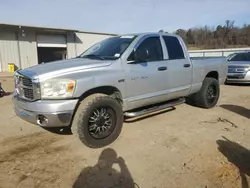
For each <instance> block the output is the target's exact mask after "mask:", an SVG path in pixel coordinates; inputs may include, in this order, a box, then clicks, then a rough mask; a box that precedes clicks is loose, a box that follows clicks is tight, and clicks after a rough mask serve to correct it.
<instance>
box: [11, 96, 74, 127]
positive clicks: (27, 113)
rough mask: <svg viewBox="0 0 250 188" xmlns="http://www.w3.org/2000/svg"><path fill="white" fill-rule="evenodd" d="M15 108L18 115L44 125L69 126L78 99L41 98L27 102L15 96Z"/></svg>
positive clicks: (28, 120)
mask: <svg viewBox="0 0 250 188" xmlns="http://www.w3.org/2000/svg"><path fill="white" fill-rule="evenodd" d="M13 103H14V110H15V113H16V115H17V116H18V117H20V118H21V119H23V120H25V121H27V122H30V123H32V124H35V125H39V126H42V127H65V126H69V125H70V123H71V120H72V117H73V113H74V110H75V107H76V105H77V103H78V100H44V101H43V100H39V101H35V102H26V101H23V100H22V99H20V98H18V96H15V95H14V96H13Z"/></svg>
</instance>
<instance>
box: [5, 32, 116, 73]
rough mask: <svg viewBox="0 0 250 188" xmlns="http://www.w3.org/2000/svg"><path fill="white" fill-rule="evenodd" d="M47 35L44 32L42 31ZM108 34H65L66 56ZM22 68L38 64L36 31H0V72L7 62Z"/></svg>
mask: <svg viewBox="0 0 250 188" xmlns="http://www.w3.org/2000/svg"><path fill="white" fill-rule="evenodd" d="M44 34H45V35H47V34H46V33H44ZM111 36H112V35H108V34H97V33H96V34H95V33H83V32H77V33H75V35H74V33H69V34H67V35H66V41H67V58H73V57H76V56H77V55H80V54H81V53H82V52H83V51H85V50H86V49H87V48H89V47H90V46H92V45H93V44H94V43H96V42H99V41H101V40H103V39H106V38H108V37H111ZM9 63H13V64H15V66H16V68H18V69H24V68H27V67H30V66H33V65H37V64H38V54H37V33H36V32H35V30H34V29H25V33H22V32H21V31H19V30H16V31H13V30H11V29H8V30H1V31H0V72H7V71H8V64H9Z"/></svg>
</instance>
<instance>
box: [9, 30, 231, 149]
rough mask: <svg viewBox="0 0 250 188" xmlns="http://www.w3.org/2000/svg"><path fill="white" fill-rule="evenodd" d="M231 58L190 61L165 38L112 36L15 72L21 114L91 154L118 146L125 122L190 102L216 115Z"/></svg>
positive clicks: (176, 40)
mask: <svg viewBox="0 0 250 188" xmlns="http://www.w3.org/2000/svg"><path fill="white" fill-rule="evenodd" d="M227 66H228V65H227V61H226V58H206V59H202V58H197V59H192V58H190V57H189V53H188V50H187V47H186V45H185V43H184V41H183V40H182V39H181V37H180V36H178V35H173V34H167V33H140V34H128V35H121V36H114V37H110V38H108V39H105V40H103V41H100V42H98V43H96V44H94V45H93V46H91V47H90V48H89V49H87V50H86V51H85V52H83V53H82V54H81V55H79V56H77V57H75V58H72V59H67V60H60V61H54V62H50V63H44V64H40V65H36V66H33V67H29V68H26V69H23V70H18V71H16V72H15V75H14V78H15V92H14V95H13V103H14V109H15V112H16V114H17V115H18V116H19V117H20V118H22V119H24V120H25V121H28V122H30V123H33V124H36V125H39V126H42V127H67V126H69V127H70V128H71V130H72V132H73V134H76V135H77V136H78V137H79V139H80V140H81V141H82V142H83V143H84V144H85V145H86V146H88V147H91V148H98V147H103V146H106V145H108V144H110V143H112V142H114V141H115V140H116V139H117V138H118V136H119V135H120V132H121V130H122V125H123V121H124V117H130V118H132V117H138V116H141V115H145V114H148V113H152V112H155V111H158V110H162V109H165V108H168V107H172V106H175V105H178V104H182V103H184V102H185V99H190V101H192V102H193V104H194V105H196V106H198V107H201V108H207V109H209V108H212V107H214V106H215V105H216V104H217V101H218V99H219V96H220V85H221V84H224V82H225V80H226V77H227V70H228V67H227Z"/></svg>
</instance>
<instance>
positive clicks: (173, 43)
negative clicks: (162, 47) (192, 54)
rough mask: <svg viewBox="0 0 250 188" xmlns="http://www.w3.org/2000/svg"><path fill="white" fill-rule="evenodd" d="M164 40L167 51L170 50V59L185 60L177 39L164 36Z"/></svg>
mask: <svg viewBox="0 0 250 188" xmlns="http://www.w3.org/2000/svg"><path fill="white" fill-rule="evenodd" d="M163 39H164V41H165V44H166V47H167V50H168V56H169V59H172V60H174V59H184V58H185V57H184V52H183V49H182V47H181V44H180V41H179V40H178V38H177V37H172V36H163Z"/></svg>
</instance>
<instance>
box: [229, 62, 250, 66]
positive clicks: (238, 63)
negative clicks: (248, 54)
mask: <svg viewBox="0 0 250 188" xmlns="http://www.w3.org/2000/svg"><path fill="white" fill-rule="evenodd" d="M228 65H240V66H250V61H228Z"/></svg>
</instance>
